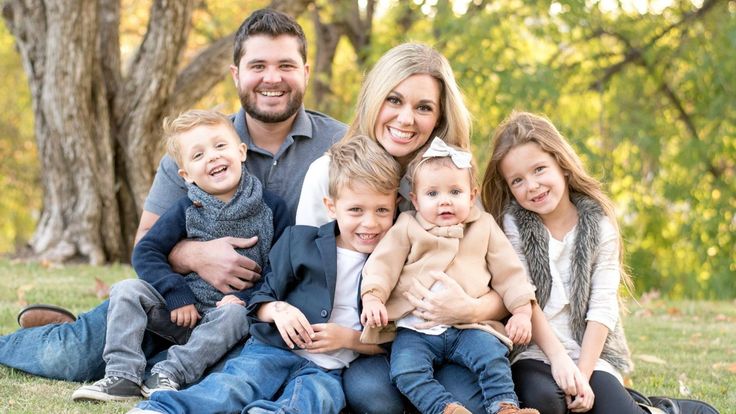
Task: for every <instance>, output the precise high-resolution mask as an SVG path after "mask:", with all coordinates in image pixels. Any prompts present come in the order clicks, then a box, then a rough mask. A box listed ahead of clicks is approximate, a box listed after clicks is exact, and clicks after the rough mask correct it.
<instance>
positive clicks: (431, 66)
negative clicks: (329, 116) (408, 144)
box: [343, 43, 471, 159]
mask: <svg viewBox="0 0 736 414" xmlns="http://www.w3.org/2000/svg"><path fill="white" fill-rule="evenodd" d="M420 74H426V75H429V76H432V77H433V78H435V79H436V80H437V81H438V82H439V84H440V108H439V109H440V117H439V120H438V122H437V126H436V127H435V129H434V131H432V135H430V137H429V139H430V140H431V139H432V137H433V136H440V137H447V138H448V141H447V143H448V144H453V145H456V146H458V147H460V148H463V149H465V150H468V149H470V132H471V117H470V112H469V111H468V108H467V107H466V106H465V102H464V100H463V96H462V94H461V93H460V89H459V88H458V86H457V82H455V75H454V74H453V72H452V67H451V66H450V63H449V62H448V61H447V59H446V58H445V57H444V56H442V54H441V53H440V52H438V51H437V50H435V49H434V48H432V47H430V46H428V45H425V44H421V43H403V44H400V45H398V46H396V47H394V48H392V49H390V50H389V51H388V52H386V53H384V54H383V56H381V58H380V59H378V62H376V64H375V65H374V66H373V69H371V71H370V72H368V74H367V75H366V77H365V79H364V80H363V85H362V86H361V89H360V93H359V94H358V101H357V103H356V107H355V118H354V119H353V122H352V124H350V127H349V128H348V131H347V132H346V133H345V136H344V138H343V139H350V138H351V137H354V136H357V135H367V136H368V137H370V138H371V139H372V140H374V141H375V140H377V139H376V133H375V125H376V120H377V119H378V113H379V112H380V110H381V106H382V105H383V103H384V101H385V100H386V97H387V96H388V94H389V93H391V91H392V90H393V89H394V88H395V87H396V85H398V84H399V83H401V82H402V81H404V80H405V79H407V78H408V77H410V76H412V75H420ZM409 159H411V157H409Z"/></svg>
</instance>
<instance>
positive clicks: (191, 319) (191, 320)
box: [171, 305, 202, 328]
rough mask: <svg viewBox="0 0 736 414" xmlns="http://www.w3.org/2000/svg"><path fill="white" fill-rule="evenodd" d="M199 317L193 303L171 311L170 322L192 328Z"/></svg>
mask: <svg viewBox="0 0 736 414" xmlns="http://www.w3.org/2000/svg"><path fill="white" fill-rule="evenodd" d="M201 318H202V317H201V316H199V312H197V308H196V307H195V306H194V305H185V306H182V307H181V308H176V309H174V310H173V311H171V322H172V323H175V324H176V325H177V326H181V327H182V328H194V327H195V326H197V322H198V321H199V320H200V319H201Z"/></svg>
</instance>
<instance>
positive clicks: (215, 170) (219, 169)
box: [210, 165, 227, 176]
mask: <svg viewBox="0 0 736 414" xmlns="http://www.w3.org/2000/svg"><path fill="white" fill-rule="evenodd" d="M225 171H227V165H221V166H217V167H215V168H213V169H212V170H211V171H210V175H212V176H215V175H218V174H221V173H224V172H225Z"/></svg>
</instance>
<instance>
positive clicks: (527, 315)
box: [506, 305, 532, 345]
mask: <svg viewBox="0 0 736 414" xmlns="http://www.w3.org/2000/svg"><path fill="white" fill-rule="evenodd" d="M506 335H508V337H509V339H511V342H513V343H515V344H519V345H526V344H528V343H529V342H530V341H531V340H532V312H531V305H524V306H520V307H518V308H516V309H514V310H513V315H511V317H510V318H509V321H508V322H506Z"/></svg>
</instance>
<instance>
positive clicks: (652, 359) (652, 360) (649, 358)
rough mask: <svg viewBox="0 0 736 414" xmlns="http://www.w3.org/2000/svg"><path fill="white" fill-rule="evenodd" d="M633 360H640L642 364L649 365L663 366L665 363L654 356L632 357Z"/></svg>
mask: <svg viewBox="0 0 736 414" xmlns="http://www.w3.org/2000/svg"><path fill="white" fill-rule="evenodd" d="M634 358H637V359H640V360H642V361H644V362H649V363H652V364H660V365H664V364H666V363H667V361H665V360H663V359H661V358H658V357H656V356H654V355H647V354H641V355H634Z"/></svg>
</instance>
